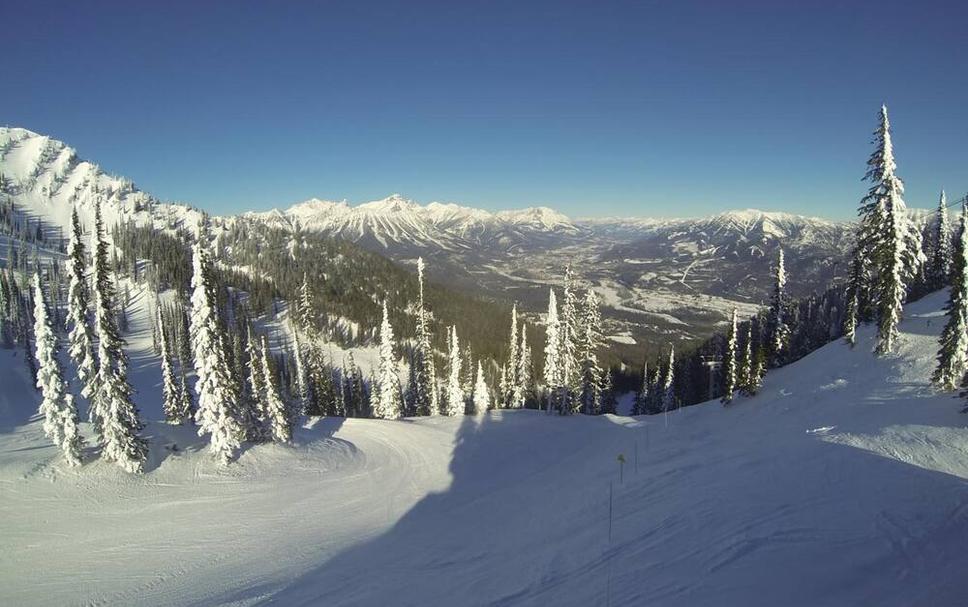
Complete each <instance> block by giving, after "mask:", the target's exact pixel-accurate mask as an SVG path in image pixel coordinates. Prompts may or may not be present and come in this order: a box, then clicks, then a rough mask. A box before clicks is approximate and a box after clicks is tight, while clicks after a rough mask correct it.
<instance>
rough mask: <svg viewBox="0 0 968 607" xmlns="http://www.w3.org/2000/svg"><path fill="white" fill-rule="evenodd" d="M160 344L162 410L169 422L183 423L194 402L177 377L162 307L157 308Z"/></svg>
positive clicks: (189, 415) (187, 417)
mask: <svg viewBox="0 0 968 607" xmlns="http://www.w3.org/2000/svg"><path fill="white" fill-rule="evenodd" d="M157 318H158V326H159V327H160V328H159V330H158V346H159V349H160V350H161V353H160V354H161V393H162V397H163V404H162V410H163V411H164V413H165V421H166V422H168V423H169V424H183V423H185V422H186V421H188V420H189V419H190V417H191V413H192V404H191V402H190V401H188V400H187V398H186V397H187V396H188V395H187V394H186V393H185V392H183V391H182V389H181V385H180V384H179V383H178V381H177V380H176V378H175V371H174V369H173V368H172V364H171V350H170V348H169V347H168V335H167V333H166V331H165V330H164V326H163V324H162V322H161V309H160V308H158V309H157Z"/></svg>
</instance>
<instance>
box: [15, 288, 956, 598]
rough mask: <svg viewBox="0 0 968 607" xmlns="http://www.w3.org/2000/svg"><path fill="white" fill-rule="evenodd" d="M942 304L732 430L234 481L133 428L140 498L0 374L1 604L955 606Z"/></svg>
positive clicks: (432, 428) (654, 428)
mask: <svg viewBox="0 0 968 607" xmlns="http://www.w3.org/2000/svg"><path fill="white" fill-rule="evenodd" d="M943 303H944V294H942V293H936V294H934V295H931V296H929V297H927V298H925V299H923V300H922V301H919V302H917V303H914V304H911V305H909V306H908V308H907V318H906V320H905V321H904V322H903V323H902V325H901V337H900V342H899V353H898V354H897V355H893V356H890V357H885V358H880V359H878V358H875V357H873V355H872V354H871V348H872V347H873V341H874V340H873V331H872V328H871V327H863V328H862V329H861V331H860V332H859V338H858V344H857V346H856V347H855V348H854V349H850V348H848V347H847V346H846V345H844V344H843V343H840V342H838V343H833V344H830V345H828V346H826V347H824V348H822V349H820V350H818V351H816V352H814V353H813V354H811V355H809V356H807V357H806V358H805V359H803V360H801V361H799V362H797V363H794V364H792V365H789V366H787V367H785V368H782V369H779V370H776V371H773V372H771V373H770V374H769V375H768V376H767V378H766V381H765V384H764V387H763V390H762V392H761V393H760V394H759V395H758V396H756V397H753V398H738V399H736V400H735V401H734V402H733V404H732V405H730V406H729V407H728V408H724V407H722V406H721V405H720V404H719V403H718V402H716V403H707V404H704V405H700V406H696V407H690V408H687V409H684V410H680V411H676V412H673V413H670V414H669V415H668V416H662V415H659V416H652V417H646V418H626V417H616V416H601V417H585V416H573V417H558V416H548V415H545V414H544V413H541V412H531V411H501V412H491V413H488V414H487V415H485V416H480V417H479V416H463V417H455V418H445V417H431V418H421V419H408V420H403V421H383V420H366V419H348V420H342V419H319V420H313V421H311V422H310V423H308V424H306V426H305V427H302V428H299V429H298V430H297V432H296V435H295V445H294V446H292V447H286V446H281V445H272V444H268V445H256V446H253V447H251V448H249V449H247V450H246V451H244V452H243V453H242V455H241V457H240V459H239V460H238V462H236V463H235V464H233V465H231V466H229V467H222V466H220V465H219V464H218V463H217V462H216V461H214V460H213V459H212V458H211V457H210V456H209V454H208V452H207V449H206V448H205V447H206V444H205V442H204V441H202V440H200V439H198V438H197V437H195V435H194V429H193V428H191V427H173V426H168V425H165V424H163V423H159V422H158V421H151V422H150V423H149V426H148V429H147V435H148V436H149V438H150V440H151V453H150V457H149V462H148V465H147V467H146V473H145V474H143V475H129V474H126V473H124V472H123V471H121V470H120V469H118V468H117V467H116V466H114V465H111V464H108V463H105V462H103V461H98V460H93V461H92V460H91V459H90V457H88V461H87V463H86V464H85V465H84V466H82V467H80V468H71V467H70V466H69V465H68V464H67V463H66V462H65V461H63V459H62V458H61V456H60V454H59V452H58V450H57V449H55V448H54V447H53V446H50V445H49V444H48V441H47V440H46V439H45V438H44V436H43V430H42V428H41V422H40V420H39V419H38V417H37V415H36V406H37V404H38V396H37V394H36V393H35V392H34V390H33V389H32V388H31V387H30V382H29V378H28V377H27V373H26V369H25V367H24V365H23V364H22V363H21V361H20V359H19V358H17V359H12V360H11V361H10V364H6V365H3V366H2V367H0V378H2V382H3V384H2V385H3V386H4V388H3V390H2V391H0V496H2V499H0V537H3V539H4V547H5V550H3V551H2V552H0V604H4V605H73V604H84V605H102V604H103V605H109V604H118V605H192V604H206V605H208V604H215V605H259V604H269V603H271V604H280V605H310V604H312V605H322V604H325V605H382V604H413V605H417V604H419V605H452V604H498V605H501V604H515V605H520V604H524V605H548V604H557V605H588V604H612V605H641V604H648V605H750V604H773V605H842V604H870V605H888V606H889V605H953V604H962V603H963V602H964V601H965V600H966V597H968V583H966V582H964V575H963V572H964V570H965V568H966V566H968V556H965V554H966V553H965V550H964V546H965V545H966V542H968V484H966V483H965V480H966V479H968V429H966V428H965V418H964V416H963V415H962V414H960V413H959V410H960V403H959V401H958V400H956V399H953V398H951V395H950V394H938V393H936V391H935V390H934V389H933V388H931V387H930V385H929V384H928V379H927V378H928V377H929V376H930V373H931V370H932V367H933V361H934V354H935V351H936V348H937V341H936V340H937V334H938V331H939V330H940V328H941V326H942V324H943V318H942V315H941V314H942V313H941V312H940V309H941V306H942V305H943ZM134 330H135V331H139V330H140V331H144V330H146V327H144V326H135V328H134ZM134 341H135V342H136V343H139V342H137V340H134ZM131 354H132V379H133V381H135V382H136V385H137V387H138V390H139V394H138V395H137V396H136V399H137V400H138V402H139V404H140V403H141V401H142V399H145V400H148V401H151V402H152V403H154V400H157V397H156V396H155V395H154V394H153V393H154V392H156V391H157V390H158V383H159V382H160V376H159V377H155V375H157V373H156V371H157V368H156V367H154V366H153V365H151V366H149V363H150V362H152V361H149V360H146V358H148V357H149V356H150V354H148V353H146V352H144V351H141V350H138V351H134V352H131ZM7 355H11V353H10V352H8V353H7ZM153 399H154V400H153ZM155 404H156V403H154V404H152V405H150V406H147V407H143V410H144V413H145V415H146V417H148V418H149V419H151V420H157V419H159V415H158V411H157V407H156V406H154V405H155ZM82 430H83V431H84V432H85V433H88V434H89V433H90V428H89V427H87V424H82ZM88 455H90V454H88ZM619 455H622V456H623V457H624V459H625V460H626V463H625V465H624V470H622V471H621V472H620V470H619V466H620V464H619V462H618V461H617V458H618V456H619ZM610 488H611V491H612V498H611V511H612V517H611V521H610V519H609V503H610V500H609V491H610Z"/></svg>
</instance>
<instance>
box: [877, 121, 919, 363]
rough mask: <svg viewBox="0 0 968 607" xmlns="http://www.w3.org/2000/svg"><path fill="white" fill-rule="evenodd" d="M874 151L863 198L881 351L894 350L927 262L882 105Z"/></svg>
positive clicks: (878, 343)
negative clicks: (913, 283) (910, 292)
mask: <svg viewBox="0 0 968 607" xmlns="http://www.w3.org/2000/svg"><path fill="white" fill-rule="evenodd" d="M874 136H875V139H874V144H875V150H874V152H873V153H872V154H871V157H870V159H869V160H868V161H867V166H868V170H867V174H866V175H865V176H864V179H865V180H866V181H869V182H871V183H872V184H873V185H872V186H871V188H870V189H869V190H868V193H867V195H866V196H865V197H864V198H863V199H862V200H861V214H862V217H864V218H865V219H864V220H862V226H864V227H866V230H867V232H866V233H865V234H862V237H863V238H864V239H865V244H866V248H867V250H866V251H864V254H865V255H869V257H870V260H871V266H872V268H871V273H872V275H873V282H872V285H873V295H874V297H873V301H874V308H875V310H874V311H875V316H876V319H877V346H876V348H875V352H876V353H877V354H888V353H891V352H893V351H894V348H895V344H896V342H897V335H898V333H897V325H898V323H899V322H900V320H901V314H902V306H903V303H904V298H905V296H906V290H907V284H908V282H909V281H910V280H911V279H912V278H913V277H914V276H916V275H917V273H918V271H919V270H920V267H921V264H922V263H923V261H924V260H923V254H922V252H921V233H920V231H919V230H917V229H915V228H914V226H913V225H912V224H911V222H910V221H909V219H908V217H907V210H906V208H905V206H904V200H903V199H902V197H901V196H902V194H903V193H904V184H903V183H902V182H901V179H900V178H899V177H897V175H896V174H895V171H896V169H897V165H896V163H895V161H894V147H893V144H892V142H891V124H890V121H889V120H888V118H887V108H886V107H884V106H881V112H880V124H879V125H878V128H877V130H876V131H875V132H874Z"/></svg>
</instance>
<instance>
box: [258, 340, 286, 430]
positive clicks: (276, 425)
mask: <svg viewBox="0 0 968 607" xmlns="http://www.w3.org/2000/svg"><path fill="white" fill-rule="evenodd" d="M259 358H260V359H261V362H262V374H261V378H262V381H263V393H262V394H263V398H264V403H265V405H264V409H265V415H266V422H267V423H268V426H269V430H270V432H271V435H272V440H273V441H275V442H277V443H288V442H291V441H292V417H291V416H290V415H289V412H288V411H287V410H286V406H285V404H284V403H283V402H282V396H280V394H279V384H278V382H277V380H276V378H275V376H274V375H273V373H272V369H271V368H270V367H269V340H268V339H267V338H266V337H265V336H263V337H262V351H261V353H260V356H259Z"/></svg>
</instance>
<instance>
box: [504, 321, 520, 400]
mask: <svg viewBox="0 0 968 607" xmlns="http://www.w3.org/2000/svg"><path fill="white" fill-rule="evenodd" d="M502 389H503V390H504V392H503V393H502V394H501V400H502V403H503V405H504V406H505V407H513V408H517V407H520V406H521V403H519V402H516V400H515V395H520V394H521V389H520V387H519V385H518V305H517V304H514V306H512V308H511V338H510V339H509V340H508V361H507V385H505V386H503V387H502Z"/></svg>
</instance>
